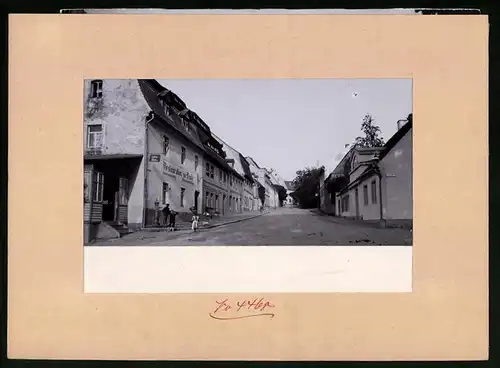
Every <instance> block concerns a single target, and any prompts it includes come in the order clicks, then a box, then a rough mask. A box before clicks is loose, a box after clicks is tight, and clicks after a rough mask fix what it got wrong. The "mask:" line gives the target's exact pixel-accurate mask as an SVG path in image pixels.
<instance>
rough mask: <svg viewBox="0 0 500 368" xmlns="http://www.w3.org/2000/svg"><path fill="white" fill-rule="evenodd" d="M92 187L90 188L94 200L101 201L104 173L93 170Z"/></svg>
mask: <svg viewBox="0 0 500 368" xmlns="http://www.w3.org/2000/svg"><path fill="white" fill-rule="evenodd" d="M93 182H94V185H93V188H92V198H93V200H94V202H102V199H103V198H102V197H103V194H104V174H103V173H101V172H98V171H94V178H93Z"/></svg>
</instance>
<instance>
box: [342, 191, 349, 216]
mask: <svg viewBox="0 0 500 368" xmlns="http://www.w3.org/2000/svg"><path fill="white" fill-rule="evenodd" d="M341 201H342V202H341V211H342V212H349V195H345V196H344V197H342V200H341Z"/></svg>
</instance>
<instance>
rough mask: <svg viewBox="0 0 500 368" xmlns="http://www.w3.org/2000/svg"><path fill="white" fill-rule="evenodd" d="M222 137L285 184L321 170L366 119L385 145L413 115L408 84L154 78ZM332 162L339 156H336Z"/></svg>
mask: <svg viewBox="0 0 500 368" xmlns="http://www.w3.org/2000/svg"><path fill="white" fill-rule="evenodd" d="M158 81H159V82H160V83H161V84H163V85H164V86H165V87H166V88H168V89H170V90H172V91H173V92H174V93H176V94H177V95H178V96H179V97H180V98H182V99H183V101H184V102H185V103H186V104H187V105H188V108H189V109H191V110H193V111H195V112H196V113H197V114H198V115H199V116H200V117H201V118H202V119H203V120H204V121H205V122H206V123H207V124H208V125H209V126H210V129H211V130H212V131H213V132H214V133H215V134H216V135H218V136H219V137H220V138H221V139H223V140H224V141H225V142H227V143H228V144H229V145H231V146H232V147H233V148H235V149H236V150H238V151H240V152H241V153H242V154H243V155H244V156H251V157H253V158H254V159H255V161H256V162H257V163H258V164H259V165H260V166H263V167H267V168H274V169H276V170H277V171H278V173H279V174H280V175H281V176H282V177H283V178H284V179H285V180H293V179H294V178H295V172H296V171H297V170H300V169H303V168H304V167H306V166H316V165H317V164H319V165H326V166H327V168H328V169H333V167H332V168H330V166H332V162H334V161H335V159H338V158H339V156H340V155H341V153H343V152H345V145H346V144H348V143H352V142H353V140H354V139H355V138H356V137H357V136H358V135H360V134H361V131H360V128H361V121H362V119H363V117H364V116H365V114H367V113H371V114H372V115H373V117H374V119H375V122H376V124H377V125H379V126H380V128H381V130H382V136H383V138H384V139H385V140H386V141H387V140H388V139H389V138H390V137H391V136H392V135H393V134H394V133H395V132H396V129H397V124H396V122H397V121H398V120H399V119H405V118H406V117H407V116H408V114H409V113H411V112H412V81H411V79H262V80H256V79H247V80H241V79H233V80H207V79H203V80H199V79H198V80H171V79H169V80H165V79H160V80H158ZM336 156H337V157H336Z"/></svg>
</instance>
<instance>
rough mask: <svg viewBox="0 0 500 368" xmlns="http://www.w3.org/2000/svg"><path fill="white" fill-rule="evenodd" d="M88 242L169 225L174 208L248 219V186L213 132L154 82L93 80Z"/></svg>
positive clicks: (87, 145)
mask: <svg viewBox="0 0 500 368" xmlns="http://www.w3.org/2000/svg"><path fill="white" fill-rule="evenodd" d="M84 96H85V97H84V98H85V100H84V122H83V125H84V229H85V231H84V234H85V235H84V241H85V243H88V242H90V241H92V240H93V239H95V238H110V237H118V236H120V233H126V232H129V231H131V230H136V229H139V228H142V227H146V226H155V225H157V224H158V223H159V222H160V221H162V220H163V219H162V218H161V215H160V210H161V209H162V208H163V207H164V206H165V205H166V204H167V203H168V204H169V205H170V208H171V209H173V210H175V211H177V212H178V213H179V215H178V216H179V217H178V220H180V221H182V220H187V219H189V218H190V216H191V209H193V210H196V211H198V212H199V213H200V212H203V211H207V210H210V211H212V212H219V213H220V214H226V213H228V212H237V211H241V193H242V191H243V189H242V185H243V184H242V183H243V181H244V178H243V177H242V176H241V175H240V174H238V173H237V172H236V171H235V170H234V169H233V168H232V167H231V165H230V164H229V163H228V162H227V161H226V154H225V152H224V150H223V149H222V145H220V143H219V142H218V141H217V140H216V139H215V138H214V137H213V136H212V133H211V131H210V128H209V127H208V125H207V124H205V122H204V121H203V120H202V119H201V118H200V117H199V116H198V115H197V114H196V113H195V112H193V111H191V110H189V109H188V108H187V106H186V104H185V103H184V102H183V101H182V100H181V99H180V98H179V97H178V96H177V95H176V94H175V93H173V92H172V91H170V90H168V89H167V88H165V87H164V86H162V85H161V84H159V83H158V82H157V81H156V80H154V79H147V80H129V79H127V80H88V81H85V90H84Z"/></svg>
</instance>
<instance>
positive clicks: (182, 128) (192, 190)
mask: <svg viewBox="0 0 500 368" xmlns="http://www.w3.org/2000/svg"><path fill="white" fill-rule="evenodd" d="M139 85H140V88H141V91H142V93H143V96H144V97H145V99H146V101H147V102H148V105H149V107H150V109H151V115H150V119H148V124H147V125H146V131H147V132H146V142H145V151H146V152H147V153H148V155H147V157H148V160H147V165H146V166H147V168H146V170H145V178H144V181H145V191H144V198H145V199H144V203H145V207H144V208H145V210H144V212H145V213H144V221H143V223H144V225H145V226H149V225H154V224H156V223H158V220H159V217H158V210H159V209H161V208H163V207H164V206H165V205H166V204H169V206H170V208H171V209H172V210H175V211H176V212H178V213H179V215H180V218H182V217H183V216H189V214H190V212H191V211H190V208H194V209H195V210H199V209H200V207H201V203H202V202H201V197H200V193H201V191H202V186H203V182H202V176H203V156H204V147H203V144H202V142H201V140H200V134H199V130H202V129H207V128H208V127H205V124H204V123H203V121H201V119H199V120H197V119H196V117H197V115H196V113H194V112H192V111H190V110H188V108H187V106H186V104H185V103H184V102H183V101H182V100H181V99H180V98H179V97H178V96H177V95H176V94H174V93H173V92H172V91H170V90H167V89H165V87H163V86H162V85H160V84H159V83H158V82H157V81H156V80H140V81H139Z"/></svg>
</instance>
